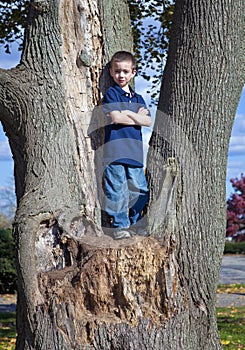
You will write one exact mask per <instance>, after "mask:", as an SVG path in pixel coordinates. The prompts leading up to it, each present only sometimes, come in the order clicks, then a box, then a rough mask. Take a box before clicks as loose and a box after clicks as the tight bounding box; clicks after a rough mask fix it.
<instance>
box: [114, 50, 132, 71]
mask: <svg viewBox="0 0 245 350" xmlns="http://www.w3.org/2000/svg"><path fill="white" fill-rule="evenodd" d="M122 61H130V62H132V66H133V69H136V60H135V58H134V56H133V55H132V54H131V52H127V51H117V52H116V53H114V55H113V56H112V58H111V60H110V68H112V65H113V63H114V62H122Z"/></svg>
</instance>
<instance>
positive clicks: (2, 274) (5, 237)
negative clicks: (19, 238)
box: [0, 228, 17, 294]
mask: <svg viewBox="0 0 245 350" xmlns="http://www.w3.org/2000/svg"><path fill="white" fill-rule="evenodd" d="M16 282H17V274H16V268H15V247H14V240H13V236H12V232H11V228H5V229H2V228H0V294H4V293H14V292H16V289H17V286H16Z"/></svg>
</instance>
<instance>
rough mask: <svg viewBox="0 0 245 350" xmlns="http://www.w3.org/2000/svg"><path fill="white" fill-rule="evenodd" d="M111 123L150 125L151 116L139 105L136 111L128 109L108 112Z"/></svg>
mask: <svg viewBox="0 0 245 350" xmlns="http://www.w3.org/2000/svg"><path fill="white" fill-rule="evenodd" d="M109 115H110V117H111V120H112V124H124V125H140V126H150V125H151V117H150V116H149V112H148V110H147V109H146V108H145V107H140V108H139V110H138V112H137V113H135V112H132V111H130V110H127V109H126V110H123V111H112V112H110V113H109Z"/></svg>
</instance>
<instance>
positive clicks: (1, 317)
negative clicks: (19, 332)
mask: <svg viewBox="0 0 245 350" xmlns="http://www.w3.org/2000/svg"><path fill="white" fill-rule="evenodd" d="M15 339H16V322H15V312H8V313H2V312H1V313H0V350H14V349H15Z"/></svg>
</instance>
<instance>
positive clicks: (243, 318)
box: [217, 306, 245, 350]
mask: <svg viewBox="0 0 245 350" xmlns="http://www.w3.org/2000/svg"><path fill="white" fill-rule="evenodd" d="M217 321H218V329H219V332H220V338H221V342H222V345H223V348H224V350H226V349H229V350H241V349H243V350H245V306H242V307H218V308H217Z"/></svg>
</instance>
